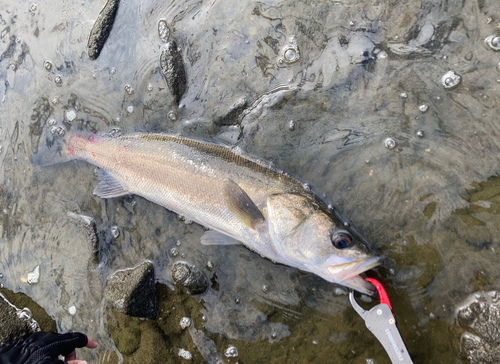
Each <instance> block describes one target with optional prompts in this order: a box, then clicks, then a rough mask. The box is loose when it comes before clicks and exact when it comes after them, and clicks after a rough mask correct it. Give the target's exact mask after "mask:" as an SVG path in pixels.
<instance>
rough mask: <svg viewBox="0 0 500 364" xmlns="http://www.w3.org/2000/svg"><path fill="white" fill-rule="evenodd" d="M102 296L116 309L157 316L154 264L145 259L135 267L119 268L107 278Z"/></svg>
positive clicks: (123, 311)
mask: <svg viewBox="0 0 500 364" xmlns="http://www.w3.org/2000/svg"><path fill="white" fill-rule="evenodd" d="M104 297H105V299H106V301H107V302H108V303H110V304H111V305H112V306H113V307H114V308H115V309H116V310H118V311H120V312H122V313H124V314H126V315H129V316H134V317H144V318H148V319H154V318H156V317H157V316H158V303H157V300H156V295H155V281H154V266H153V263H152V262H150V261H148V260H146V261H144V262H143V263H141V264H140V265H138V266H137V267H135V268H130V269H124V270H119V271H117V272H115V273H114V274H113V275H112V276H111V277H110V279H109V282H108V284H107V286H106V289H105V291H104Z"/></svg>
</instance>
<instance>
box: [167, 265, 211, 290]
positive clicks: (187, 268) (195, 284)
mask: <svg viewBox="0 0 500 364" xmlns="http://www.w3.org/2000/svg"><path fill="white" fill-rule="evenodd" d="M172 279H173V280H174V281H175V283H177V284H178V285H179V286H181V287H182V288H184V289H185V290H186V291H187V292H188V293H190V294H200V293H203V292H205V291H206V290H207V288H208V279H207V277H206V276H205V275H204V274H203V272H202V271H201V270H200V269H199V268H198V267H197V266H195V265H194V264H192V263H188V262H176V263H175V264H174V266H173V268H172Z"/></svg>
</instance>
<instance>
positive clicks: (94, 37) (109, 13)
mask: <svg viewBox="0 0 500 364" xmlns="http://www.w3.org/2000/svg"><path fill="white" fill-rule="evenodd" d="M119 4H120V0H108V2H107V3H106V5H104V8H102V10H101V12H100V13H99V15H98V16H97V20H96V21H95V23H94V26H93V27H92V30H91V31H90V36H89V41H88V43H87V48H88V52H89V57H90V59H92V60H95V59H97V58H98V57H99V54H101V51H102V48H103V47H104V43H106V40H107V39H108V36H109V33H111V29H112V28H113V23H114V22H115V17H116V13H117V12H118V5H119Z"/></svg>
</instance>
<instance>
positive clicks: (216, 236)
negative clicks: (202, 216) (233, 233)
mask: <svg viewBox="0 0 500 364" xmlns="http://www.w3.org/2000/svg"><path fill="white" fill-rule="evenodd" d="M200 241H201V244H202V245H234V244H240V242H239V241H238V240H235V239H233V238H231V237H230V236H227V235H224V234H222V233H219V232H218V231H215V230H208V231H205V233H204V234H203V235H202V236H201V239H200Z"/></svg>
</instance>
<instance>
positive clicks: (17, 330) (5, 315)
mask: <svg viewBox="0 0 500 364" xmlns="http://www.w3.org/2000/svg"><path fill="white" fill-rule="evenodd" d="M37 331H40V327H39V326H38V323H37V322H36V321H35V320H33V318H32V317H31V312H30V311H29V310H28V309H23V310H20V309H18V308H17V307H16V306H14V305H13V304H12V303H10V302H9V301H7V299H6V298H5V297H4V296H3V295H2V294H1V293H0V345H3V344H5V343H8V342H12V341H16V340H17V339H19V338H20V337H21V336H24V335H27V334H32V333H34V332H37Z"/></svg>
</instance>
